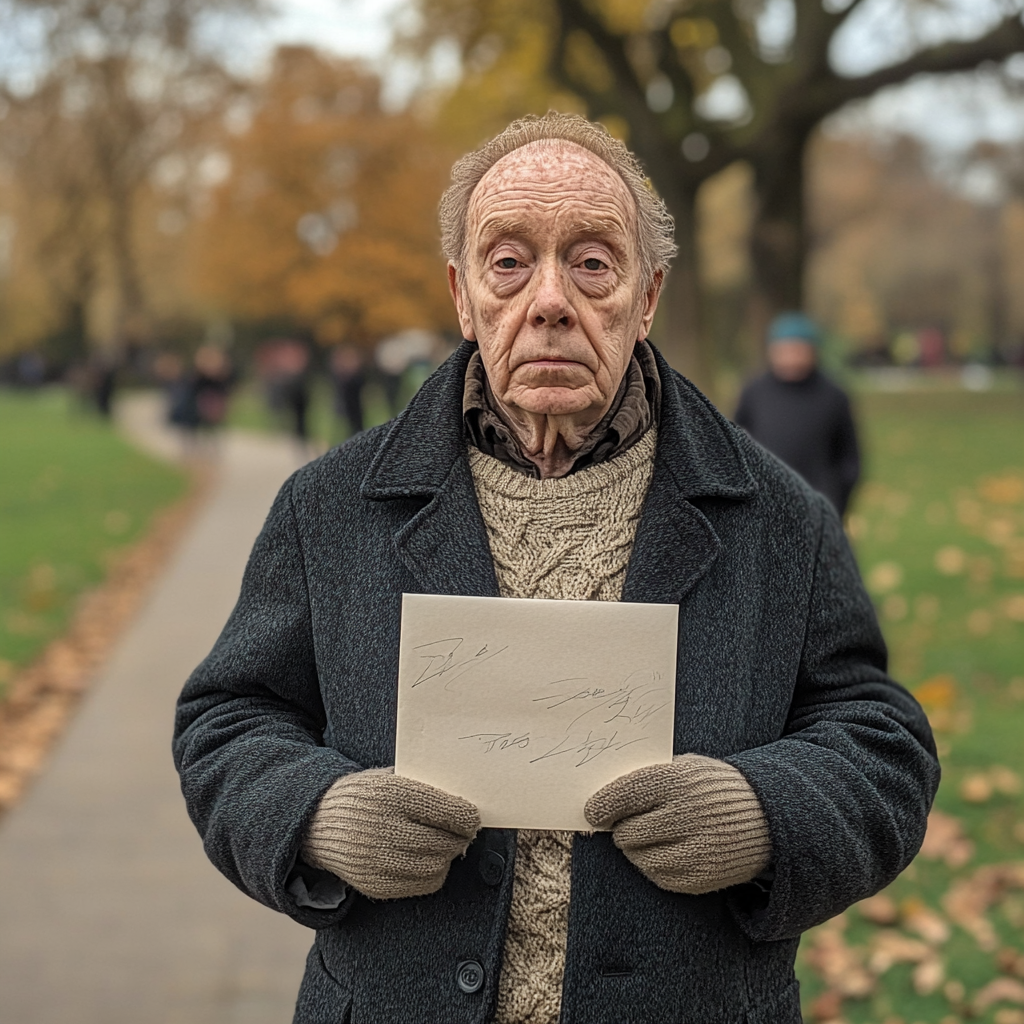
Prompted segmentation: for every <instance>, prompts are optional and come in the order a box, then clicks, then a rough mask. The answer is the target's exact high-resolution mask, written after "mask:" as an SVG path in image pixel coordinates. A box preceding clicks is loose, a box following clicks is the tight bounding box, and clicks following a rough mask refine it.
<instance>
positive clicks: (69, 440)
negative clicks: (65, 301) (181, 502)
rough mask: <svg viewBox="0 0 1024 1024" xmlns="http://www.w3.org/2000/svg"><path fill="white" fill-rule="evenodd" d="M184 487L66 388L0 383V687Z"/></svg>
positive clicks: (168, 469)
mask: <svg viewBox="0 0 1024 1024" xmlns="http://www.w3.org/2000/svg"><path fill="white" fill-rule="evenodd" d="M186 487H187V480H186V477H185V475H184V474H183V473H181V472H179V471H178V470H176V469H173V468H171V467H169V466H166V465H164V464H162V463H159V462H156V461H154V460H153V459H151V458H149V457H148V456H145V455H142V454H140V453H139V452H138V451H136V450H135V449H134V448H133V447H132V446H131V445H129V444H128V442H127V441H125V440H124V439H123V438H121V437H120V436H119V435H118V434H117V433H116V432H115V431H114V430H113V429H112V428H111V427H110V426H109V425H108V424H106V423H103V422H101V421H100V420H99V419H97V418H96V417H94V416H92V415H90V414H88V413H85V412H82V411H79V410H77V409H76V408H75V407H74V405H73V403H72V401H71V399H70V398H69V397H68V395H67V394H66V393H65V392H63V391H61V390H57V389H47V390H45V391H42V392H39V393H33V394H29V393H18V392H11V391H0V693H2V691H3V689H4V686H5V684H6V682H7V681H8V680H9V679H10V677H11V676H12V674H13V673H14V671H15V669H16V668H17V667H18V666H21V665H23V664H25V663H26V662H27V661H29V660H30V659H31V658H32V657H33V656H34V655H35V654H37V653H38V652H39V651H40V649H41V648H42V647H43V645H44V644H46V642H47V641H48V640H50V639H52V638H53V637H55V636H57V635H58V634H59V633H60V632H61V630H62V629H63V628H64V627H65V625H66V623H67V621H68V617H69V615H70V614H71V611H72V609H73V607H74V603H75V598H76V596H77V595H78V594H79V593H81V591H82V590H84V589H85V588H87V587H90V586H93V585H94V584H96V583H99V582H100V581H101V580H102V579H103V577H104V575H105V572H106V569H107V566H108V565H109V562H110V559H111V556H112V555H114V554H115V553H116V551H117V550H118V549H119V548H122V547H124V546H125V545H127V544H130V543H131V542H132V541H134V540H136V539H137V538H138V537H139V536H140V534H141V533H143V531H144V530H145V529H146V526H147V525H148V523H149V521H150V519H151V518H152V515H153V513H154V512H155V511H156V510H157V509H160V508H162V507H164V506H166V505H168V504H170V503H171V502H173V501H175V500H176V499H177V498H179V497H181V496H182V495H183V494H184V492H185V489H186Z"/></svg>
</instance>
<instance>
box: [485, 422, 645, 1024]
mask: <svg viewBox="0 0 1024 1024" xmlns="http://www.w3.org/2000/svg"><path fill="white" fill-rule="evenodd" d="M656 442H657V431H656V428H654V427H652V428H651V429H650V430H648V432H647V433H646V434H645V435H644V436H643V437H642V438H641V439H640V441H638V442H637V443H636V444H635V445H634V446H633V447H632V448H630V449H629V450H628V451H626V452H623V454H621V455H619V456H616V457H615V458H613V459H611V460H610V461H608V462H601V463H598V464H597V465H594V466H590V467H589V468H587V469H584V470H581V471H580V472H578V473H574V474H572V475H570V476H567V477H562V478H561V479H557V480H534V479H532V478H531V477H527V476H524V475H523V474H522V473H519V472H517V471H516V470H514V469H511V468H510V467H509V466H506V465H505V464H504V463H502V462H499V461H498V460H497V459H494V458H491V457H490V456H488V455H484V454H483V453H481V452H479V451H477V450H476V449H475V448H470V450H469V461H470V466H471V468H472V471H473V481H474V483H475V485H476V493H477V499H478V501H479V504H480V511H481V513H482V514H483V519H484V523H485V524H486V526H487V535H488V538H489V540H490V544H491V555H492V557H493V558H494V568H495V571H496V572H497V576H498V585H499V587H500V589H501V595H502V597H537V598H554V599H558V600H570V601H618V600H621V598H622V587H623V584H624V583H625V581H626V567H627V565H628V563H629V556H630V554H631V553H632V550H633V541H634V538H635V537H636V527H637V523H638V522H639V519H640V509H641V506H642V505H643V502H644V498H645V497H646V495H647V488H648V487H649V486H650V482H651V475H652V473H653V469H654V449H655V445H656ZM572 836H573V834H572V833H571V832H548V831H530V830H525V829H521V830H520V831H519V841H518V845H517V848H516V860H515V877H514V880H513V886H512V908H511V911H510V914H509V920H508V932H507V935H506V939H505V950H504V958H503V962H502V968H501V980H500V983H499V990H498V1009H497V1014H496V1016H495V1024H555V1022H557V1020H558V1016H559V1011H560V1009H561V1000H562V974H563V971H564V969H565V945H566V936H567V933H568V926H569V876H570V860H571V852H572Z"/></svg>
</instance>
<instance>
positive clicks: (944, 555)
mask: <svg viewBox="0 0 1024 1024" xmlns="http://www.w3.org/2000/svg"><path fill="white" fill-rule="evenodd" d="M935 568H936V569H938V570H939V572H941V573H942V575H943V576H959V575H960V573H962V572H963V571H964V569H966V568H967V554H966V553H965V552H964V550H963V548H958V547H954V546H953V545H952V544H950V545H948V546H946V547H944V548H939V550H938V551H936V552H935Z"/></svg>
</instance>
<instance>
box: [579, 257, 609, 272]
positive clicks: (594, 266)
mask: <svg viewBox="0 0 1024 1024" xmlns="http://www.w3.org/2000/svg"><path fill="white" fill-rule="evenodd" d="M583 266H584V267H586V268H587V270H603V269H604V263H603V262H602V261H601V260H599V259H597V258H595V257H594V256H591V257H590V258H589V259H586V260H584V261H583Z"/></svg>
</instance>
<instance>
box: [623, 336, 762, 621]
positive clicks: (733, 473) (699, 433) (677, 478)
mask: <svg viewBox="0 0 1024 1024" xmlns="http://www.w3.org/2000/svg"><path fill="white" fill-rule="evenodd" d="M655 358H656V359H657V363H658V373H659V374H660V375H661V385H662V403H661V422H660V425H659V430H658V449H657V452H656V454H655V458H654V475H653V477H652V479H651V487H650V490H649V491H648V493H647V500H646V501H645V503H644V507H643V512H642V513H641V516H640V523H639V525H638V527H637V534H636V541H635V543H634V546H633V555H632V557H631V558H630V561H629V569H628V571H627V574H626V584H625V588H624V590H623V594H622V599H623V600H624V601H641V602H642V601H647V602H652V603H655V604H678V603H679V601H681V600H682V598H683V597H684V596H685V595H686V594H687V593H688V592H689V591H690V590H691V589H692V588H693V586H694V585H695V584H696V583H697V582H698V581H699V580H700V579H701V578H702V577H703V576H704V575H705V573H707V571H708V570H709V569H710V568H711V566H712V565H713V564H714V561H715V559H716V558H717V557H718V553H719V551H720V550H721V546H722V542H721V541H720V540H719V538H718V535H717V534H716V533H715V529H714V527H713V526H712V524H711V522H710V520H709V519H708V518H707V516H706V515H705V514H704V513H703V512H702V511H701V509H700V508H698V507H697V505H695V504H693V502H692V500H691V499H698V498H716V497H717V498H727V499H731V500H733V501H745V500H747V499H749V498H751V497H753V495H754V494H755V493H756V492H757V482H756V481H755V480H754V478H753V476H752V475H751V473H750V470H749V469H748V468H747V464H746V460H745V459H744V458H743V454H742V452H741V451H740V450H739V447H738V446H737V444H736V439H735V436H734V428H732V427H731V426H730V425H729V424H728V423H727V422H726V421H725V420H724V419H723V417H722V416H721V414H720V413H719V412H718V411H717V410H716V409H715V408H714V407H713V406H712V405H711V403H710V402H709V401H708V400H707V399H706V398H705V397H704V396H703V395H702V394H701V393H700V392H699V391H698V390H697V389H696V388H695V387H694V386H693V385H692V384H691V383H690V382H689V381H688V380H686V379H685V378H684V377H681V376H680V375H679V374H678V373H676V372H675V371H674V370H672V368H671V367H670V366H669V365H668V363H666V362H665V360H664V359H663V358H662V357H661V354H660V353H659V352H658V351H657V349H655Z"/></svg>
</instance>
